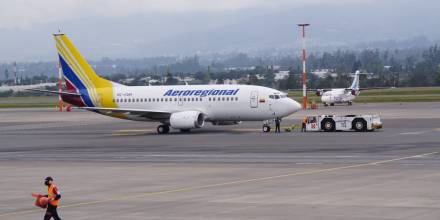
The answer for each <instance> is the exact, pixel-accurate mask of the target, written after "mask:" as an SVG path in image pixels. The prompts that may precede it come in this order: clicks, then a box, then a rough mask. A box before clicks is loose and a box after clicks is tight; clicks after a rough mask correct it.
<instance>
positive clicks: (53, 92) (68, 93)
mask: <svg viewBox="0 0 440 220" xmlns="http://www.w3.org/2000/svg"><path fill="white" fill-rule="evenodd" d="M26 90H28V91H33V92H44V93H51V94H57V95H73V96H81V94H79V93H74V92H59V91H52V90H45V89H26Z"/></svg>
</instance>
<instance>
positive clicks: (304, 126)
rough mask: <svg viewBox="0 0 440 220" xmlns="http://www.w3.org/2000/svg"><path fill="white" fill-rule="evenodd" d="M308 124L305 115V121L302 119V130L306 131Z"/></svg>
mask: <svg viewBox="0 0 440 220" xmlns="http://www.w3.org/2000/svg"><path fill="white" fill-rule="evenodd" d="M306 125H307V117H304V119H303V121H302V127H301V132H306V130H307V129H306Z"/></svg>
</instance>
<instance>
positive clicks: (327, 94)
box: [316, 71, 361, 106]
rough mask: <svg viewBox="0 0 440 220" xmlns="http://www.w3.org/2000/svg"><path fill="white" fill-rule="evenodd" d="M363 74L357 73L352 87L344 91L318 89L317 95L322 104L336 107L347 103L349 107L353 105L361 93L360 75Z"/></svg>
mask: <svg viewBox="0 0 440 220" xmlns="http://www.w3.org/2000/svg"><path fill="white" fill-rule="evenodd" d="M360 74H361V73H360V72H359V71H356V73H355V74H354V79H353V82H352V83H351V86H350V87H348V88H343V89H317V90H316V95H317V96H321V102H322V103H323V104H324V106H328V105H331V106H334V105H335V103H347V104H348V105H352V104H353V100H354V99H355V98H356V96H358V95H359V93H360V90H361V89H360V88H359V75H360Z"/></svg>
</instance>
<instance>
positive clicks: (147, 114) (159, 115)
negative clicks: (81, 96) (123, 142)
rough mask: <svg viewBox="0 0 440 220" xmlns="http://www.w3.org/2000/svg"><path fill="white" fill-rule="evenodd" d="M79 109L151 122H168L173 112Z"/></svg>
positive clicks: (96, 108)
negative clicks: (149, 120)
mask: <svg viewBox="0 0 440 220" xmlns="http://www.w3.org/2000/svg"><path fill="white" fill-rule="evenodd" d="M78 108H79V109H86V110H91V111H98V112H101V113H102V114H106V115H109V114H115V113H120V114H128V115H134V116H138V117H144V118H147V119H151V120H167V119H169V118H170V116H171V112H167V111H157V110H145V109H122V108H101V107H78Z"/></svg>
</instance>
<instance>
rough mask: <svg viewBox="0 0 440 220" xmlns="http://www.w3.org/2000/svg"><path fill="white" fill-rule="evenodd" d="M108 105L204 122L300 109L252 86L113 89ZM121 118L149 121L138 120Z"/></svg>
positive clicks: (262, 117)
mask: <svg viewBox="0 0 440 220" xmlns="http://www.w3.org/2000/svg"><path fill="white" fill-rule="evenodd" d="M112 102H114V103H115V104H116V105H117V107H118V108H122V109H133V110H136V109H148V110H149V111H153V112H154V111H157V112H171V113H173V112H183V111H199V112H201V113H203V114H204V117H205V120H206V121H260V120H268V119H273V118H276V117H285V116H288V115H290V114H292V113H294V112H296V111H298V110H299V109H300V108H301V106H300V105H299V104H298V103H297V102H295V101H294V100H292V99H290V98H288V97H287V96H286V95H285V94H284V93H282V92H280V91H278V90H275V89H271V88H267V87H261V86H252V85H184V86H120V87H118V86H115V87H113V99H112ZM110 116H112V115H110ZM115 117H119V116H118V115H115ZM125 118H126V119H131V120H140V121H149V119H148V118H145V117H139V116H127V117H125Z"/></svg>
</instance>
